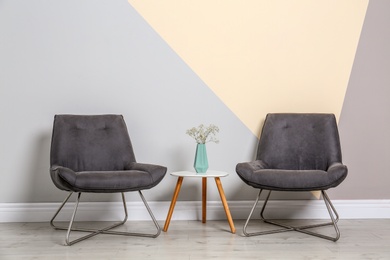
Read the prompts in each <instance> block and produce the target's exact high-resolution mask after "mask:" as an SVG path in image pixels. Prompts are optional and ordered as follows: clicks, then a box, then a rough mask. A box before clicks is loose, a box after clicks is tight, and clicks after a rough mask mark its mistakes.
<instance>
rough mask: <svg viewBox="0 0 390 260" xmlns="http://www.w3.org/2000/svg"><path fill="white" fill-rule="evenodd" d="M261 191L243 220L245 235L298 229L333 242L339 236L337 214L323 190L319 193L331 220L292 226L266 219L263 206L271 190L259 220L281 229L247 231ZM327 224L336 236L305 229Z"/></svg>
mask: <svg viewBox="0 0 390 260" xmlns="http://www.w3.org/2000/svg"><path fill="white" fill-rule="evenodd" d="M262 191H263V190H260V191H259V194H258V195H257V198H256V201H255V204H254V205H253V207H252V210H251V212H250V214H249V217H248V219H247V220H246V222H245V225H244V228H243V233H244V235H245V236H259V235H267V234H274V233H281V232H287V231H298V232H301V233H305V234H308V235H312V236H316V237H319V238H323V239H327V240H331V241H334V242H336V241H337V240H338V239H339V238H340V231H339V229H338V227H337V222H338V220H339V215H338V214H337V212H336V209H335V208H334V206H333V204H332V202H331V201H330V199H329V197H328V195H327V194H326V192H325V191H321V193H322V198H323V199H324V202H325V205H326V208H327V209H328V212H329V216H330V218H331V222H327V223H322V224H315V225H306V226H298V227H294V226H289V225H285V224H281V223H278V222H275V221H271V220H267V219H265V218H264V210H265V207H266V205H267V202H268V200H269V197H270V195H271V191H269V193H268V196H267V198H266V200H265V201H264V204H263V207H262V209H261V213H260V218H261V220H262V221H263V222H264V223H268V224H272V225H275V226H279V227H282V229H275V230H270V231H262V232H252V233H249V232H247V227H248V223H249V221H250V219H251V217H252V214H253V212H254V210H255V208H256V206H257V204H258V202H259V199H260V195H261V192H262ZM329 225H330V226H333V227H334V229H335V231H336V236H335V237H331V236H326V235H322V234H319V233H316V232H312V231H309V230H307V229H310V228H317V227H323V226H329Z"/></svg>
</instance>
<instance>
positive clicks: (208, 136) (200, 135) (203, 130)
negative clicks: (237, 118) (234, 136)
mask: <svg viewBox="0 0 390 260" xmlns="http://www.w3.org/2000/svg"><path fill="white" fill-rule="evenodd" d="M218 132H219V128H218V126H216V125H213V124H210V125H209V126H207V127H206V126H204V125H203V124H200V125H199V126H198V127H192V128H190V129H188V130H187V131H186V134H188V135H189V136H191V137H192V138H194V139H195V141H196V142H197V143H198V144H205V143H208V142H214V143H218V142H219V140H218V139H217V138H216V134H217V133H218Z"/></svg>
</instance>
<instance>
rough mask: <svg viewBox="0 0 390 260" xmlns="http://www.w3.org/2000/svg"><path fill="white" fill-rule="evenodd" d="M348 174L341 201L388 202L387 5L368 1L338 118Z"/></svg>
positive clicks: (389, 31) (389, 96) (389, 49)
mask: <svg viewBox="0 0 390 260" xmlns="http://www.w3.org/2000/svg"><path fill="white" fill-rule="evenodd" d="M339 128H340V136H341V138H342V144H343V152H344V163H345V164H347V165H348V166H349V173H350V174H349V176H348V178H347V179H346V181H345V182H344V183H343V185H342V186H341V187H342V190H341V189H338V190H336V189H335V190H333V191H332V192H333V193H334V194H333V195H334V196H335V197H339V198H343V199H385V198H386V199H389V198H390V189H389V188H388V184H389V183H390V170H389V168H388V167H387V162H388V161H389V159H390V1H387V0H371V1H370V3H369V6H368V10H367V14H366V18H365V22H364V26H363V30H362V33H361V36H360V42H359V46H358V49H357V53H356V57H355V62H354V66H353V69H352V73H351V77H350V81H349V85H348V90H347V93H346V97H345V101H344V106H343V110H342V113H341V117H340V124H339Z"/></svg>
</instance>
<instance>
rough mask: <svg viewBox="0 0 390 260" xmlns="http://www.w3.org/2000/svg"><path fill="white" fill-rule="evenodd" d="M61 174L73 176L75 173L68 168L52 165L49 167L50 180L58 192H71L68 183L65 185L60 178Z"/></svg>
mask: <svg viewBox="0 0 390 260" xmlns="http://www.w3.org/2000/svg"><path fill="white" fill-rule="evenodd" d="M61 172H62V173H65V174H67V175H71V176H75V175H76V173H75V172H74V171H72V170H71V169H69V168H66V167H63V166H59V165H52V166H51V167H50V176H51V179H52V180H53V183H54V185H55V186H56V187H57V188H59V189H60V190H66V191H71V190H72V189H71V186H70V185H69V183H67V182H66V181H65V180H64V179H63V177H62V176H60V173H61Z"/></svg>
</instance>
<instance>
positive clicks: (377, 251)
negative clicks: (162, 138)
mask: <svg viewBox="0 0 390 260" xmlns="http://www.w3.org/2000/svg"><path fill="white" fill-rule="evenodd" d="M243 224H244V221H240V220H238V221H237V220H236V221H235V225H236V228H237V233H236V234H232V233H230V229H229V225H228V223H227V221H226V220H225V221H223V220H221V221H208V222H207V223H206V224H202V223H201V222H200V221H172V222H171V225H170V227H169V230H168V232H162V233H161V235H160V236H159V237H158V238H155V239H153V238H139V237H126V236H114V235H98V236H95V237H93V238H91V239H89V240H86V241H83V242H80V243H77V244H75V245H73V246H70V247H69V246H64V239H65V231H58V230H54V229H52V228H51V227H50V225H49V223H0V259H170V260H171V259H189V260H196V259H199V260H200V259H202V260H204V259H390V219H369V220H340V221H339V229H340V232H341V238H340V240H339V241H337V242H330V241H326V240H323V239H320V238H317V237H312V236H308V235H306V234H301V233H298V232H285V233H279V234H272V235H266V236H257V237H245V236H243V234H242V226H243ZM89 225H90V226H93V227H99V226H104V225H107V223H90V224H89ZM160 225H161V226H162V225H163V223H160ZM250 227H251V228H253V229H259V228H263V227H265V224H262V223H260V222H258V223H253V224H252V225H251V226H250ZM122 229H125V230H129V231H141V230H142V231H148V230H150V231H151V232H153V224H152V223H150V222H144V221H142V222H134V221H130V222H128V223H126V224H125V226H124V227H122ZM321 230H324V232H325V230H330V231H332V229H331V228H329V227H328V228H321ZM79 234H80V233H76V232H75V233H74V237H77V235H79Z"/></svg>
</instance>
